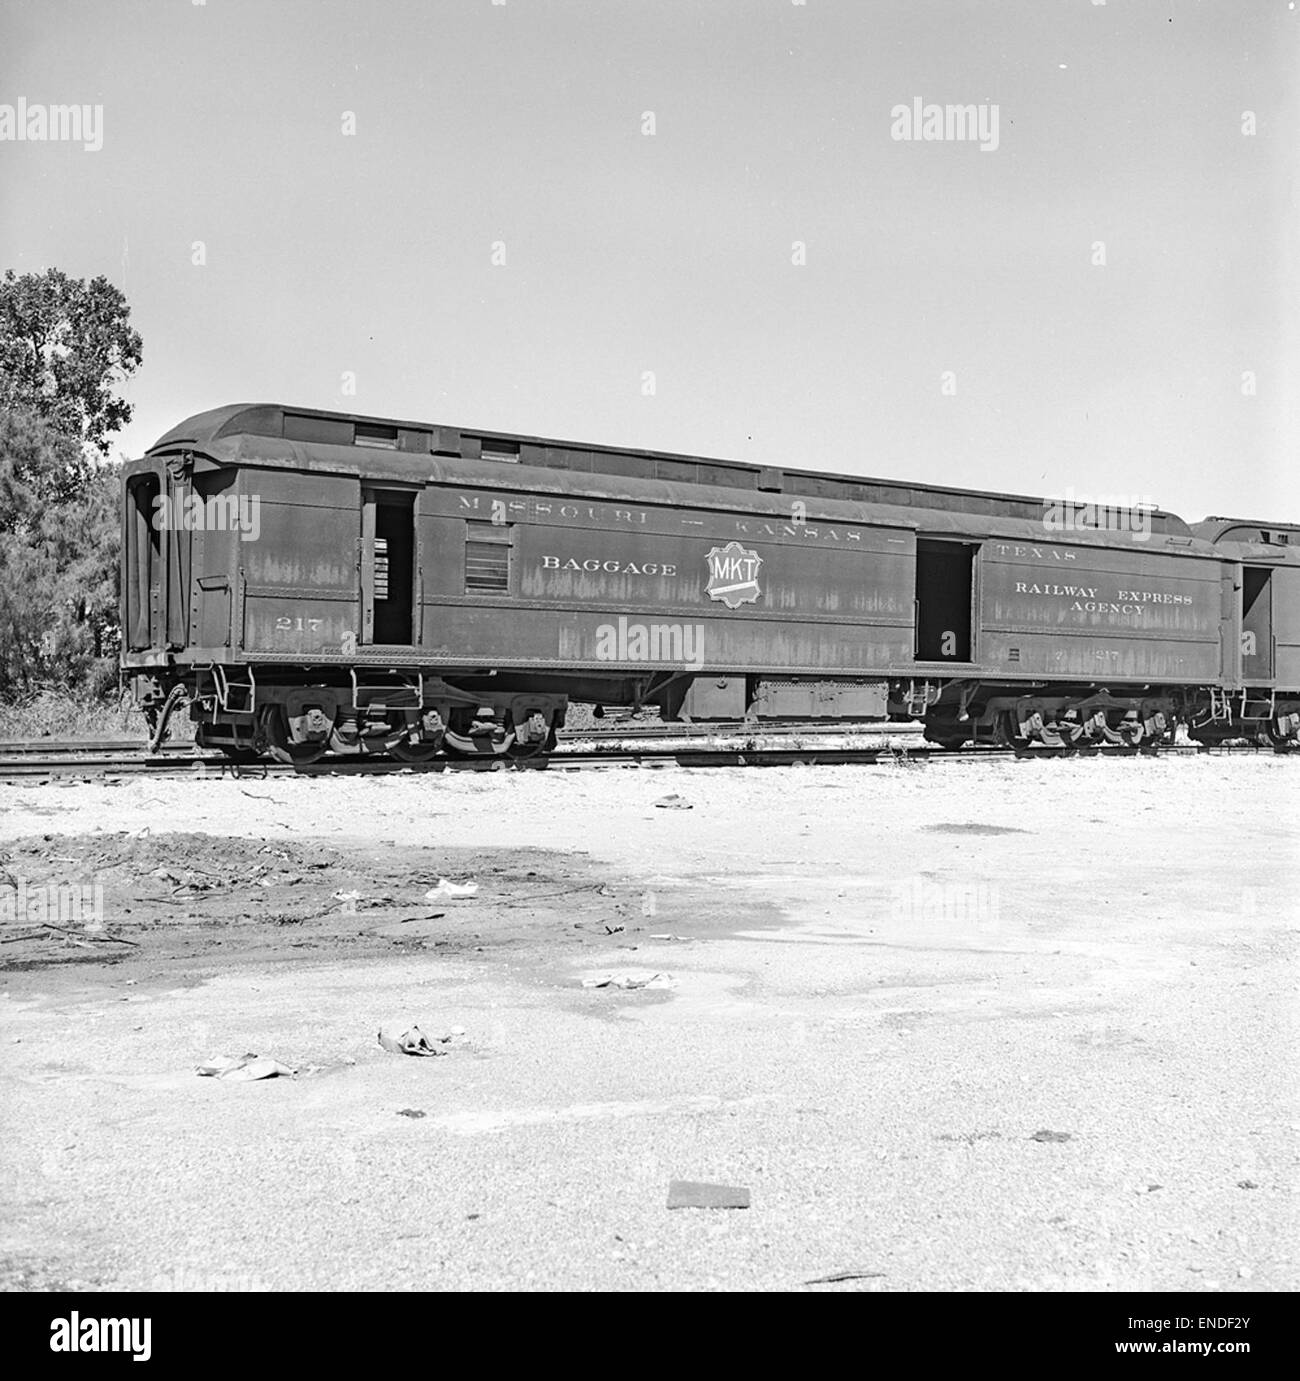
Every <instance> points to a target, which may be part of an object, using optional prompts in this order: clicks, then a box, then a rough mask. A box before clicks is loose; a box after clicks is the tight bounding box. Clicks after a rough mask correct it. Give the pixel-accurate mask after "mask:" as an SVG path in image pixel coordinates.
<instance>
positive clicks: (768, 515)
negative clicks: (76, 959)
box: [122, 405, 1300, 763]
mask: <svg viewBox="0 0 1300 1381" xmlns="http://www.w3.org/2000/svg"><path fill="white" fill-rule="evenodd" d="M1052 507H1053V506H1052V504H1051V503H1050V502H1048V501H1044V500H1041V499H1033V498H1026V497H1023V496H1017V495H1002V494H985V493H979V492H977V491H967V490H960V489H953V488H946V487H940V486H927V485H920V484H908V483H900V482H892V481H884V480H874V479H863V478H855V477H852V476H839V475H824V474H819V473H817V472H813V471H806V470H798V469H778V468H774V467H760V466H752V465H744V464H740V463H738V462H728V461H717V460H705V459H701V458H696V457H689V456H678V455H664V454H661V453H655V452H648V451H629V450H615V449H607V448H600V447H595V446H591V445H583V444H577V443H565V442H556V441H548V440H544V439H540V438H534V437H525V436H516V435H505V434H491V435H488V434H483V433H479V432H467V431H464V430H461V429H457V428H451V427H443V426H434V425H431V424H423V423H408V422H397V421H391V420H385V419H378V418H365V417H353V416H346V415H342V414H335V413H325V412H318V411H311V410H302V409H292V408H286V407H282V406H278V405H236V406H231V407H225V408H220V409H217V410H215V411H213V412H208V413H203V414H200V415H199V416H196V417H192V418H190V419H188V420H187V421H185V422H183V423H181V424H180V425H179V426H178V427H176V428H173V429H172V430H171V431H170V432H168V433H167V434H166V435H165V436H163V437H162V438H161V439H160V440H159V441H158V442H157V443H156V444H155V445H154V446H153V447H152V448H151V449H150V450H149V452H148V453H147V454H146V456H145V457H144V458H143V459H141V460H138V461H134V462H131V463H130V464H128V465H127V466H125V467H124V474H123V543H122V551H123V573H122V574H123V579H122V591H123V609H122V618H123V630H124V633H123V652H122V665H123V670H124V674H125V675H126V676H128V677H129V678H130V680H131V683H132V687H133V690H134V692H135V695H136V697H137V698H138V700H139V701H140V703H141V704H143V705H144V706H145V708H146V710H147V711H148V712H149V714H150V716H151V718H152V720H153V721H154V724H155V732H156V734H160V733H161V730H162V726H163V725H164V724H165V721H166V718H167V717H168V715H170V713H171V712H172V711H173V710H174V709H175V708H176V706H177V705H179V704H181V703H183V702H185V701H188V704H189V709H190V714H191V716H192V717H193V718H194V719H195V720H196V721H197V724H198V726H199V727H198V737H199V741H200V742H201V743H203V744H205V745H208V746H213V747H220V748H221V749H223V750H224V751H226V752H227V753H229V754H230V755H232V756H236V757H244V756H250V755H258V754H262V753H269V754H271V755H273V756H275V757H277V758H280V759H281V760H284V761H293V762H299V763H302V762H310V761H313V760H315V759H316V758H319V757H321V756H322V755H324V754H326V753H338V754H347V753H361V752H379V753H387V754H392V755H395V756H397V757H399V758H403V759H407V760H413V761H419V760H424V759H427V758H430V757H433V756H435V755H437V754H439V753H444V752H445V753H459V754H513V755H520V754H535V753H544V752H545V751H546V750H547V749H548V748H549V747H550V746H551V745H552V744H553V743H554V740H555V734H556V731H557V730H558V729H559V728H560V727H561V726H562V725H563V723H564V718H565V713H566V709H567V706H568V705H569V703H570V702H573V701H583V702H591V703H595V704H597V705H600V706H633V707H636V706H643V705H655V706H658V707H659V709H660V710H661V711H662V713H663V714H664V715H665V716H666V717H668V718H703V719H708V720H727V719H735V720H739V719H746V718H748V719H754V720H762V719H779V718H787V719H789V718H798V719H812V718H818V719H821V718H824V719H836V718H839V719H852V720H871V719H885V718H895V719H897V718H912V717H919V718H922V719H924V721H925V724H926V732H927V735H928V737H930V738H931V739H932V740H934V741H936V742H939V743H944V744H949V745H957V744H960V743H964V742H967V741H970V740H984V739H996V740H999V741H1010V742H1027V741H1030V740H1036V741H1039V742H1043V743H1048V744H1062V743H1067V744H1068V743H1075V742H1087V741H1090V740H1091V741H1098V742H1103V741H1109V742H1130V743H1132V742H1143V741H1146V742H1157V741H1159V740H1160V739H1162V738H1164V737H1166V736H1168V735H1169V734H1171V733H1172V732H1173V730H1174V728H1175V726H1176V725H1177V724H1179V723H1182V724H1185V725H1186V726H1187V727H1188V730H1189V731H1190V732H1191V733H1193V734H1196V735H1198V736H1200V737H1203V738H1216V737H1219V738H1222V737H1229V736H1236V735H1242V734H1248V735H1250V736H1262V737H1265V738H1268V739H1271V740H1274V741H1278V742H1293V741H1296V740H1297V738H1300V528H1297V527H1296V526H1295V525H1290V526H1288V525H1286V524H1277V523H1274V524H1261V523H1252V522H1245V521H1243V520H1228V519H1209V520H1206V522H1205V523H1202V524H1199V525H1197V526H1196V527H1194V528H1193V527H1189V526H1188V525H1187V524H1186V523H1184V522H1183V521H1182V520H1181V519H1180V518H1178V517H1177V516H1176V515H1174V514H1171V513H1166V512H1163V511H1160V510H1144V511H1143V512H1142V513H1141V514H1140V515H1139V516H1140V519H1141V521H1140V523H1137V524H1135V525H1130V526H1129V527H1127V528H1121V529H1119V530H1117V529H1116V527H1115V526H1114V524H1113V523H1110V522H1109V521H1107V522H1105V523H1103V522H1102V518H1106V519H1107V520H1109V519H1110V518H1111V517H1113V516H1114V515H1111V514H1104V515H1097V522H1096V523H1094V524H1092V525H1089V524H1087V523H1086V522H1084V521H1082V520H1081V519H1082V518H1084V517H1086V516H1087V515H1086V514H1081V513H1076V512H1074V511H1071V512H1070V513H1069V514H1068V515H1066V517H1068V519H1069V521H1068V522H1066V521H1064V520H1063V519H1062V514H1061V513H1060V512H1057V513H1056V514H1055V515H1054V514H1053V511H1052ZM1057 508H1058V509H1059V508H1060V506H1059V505H1057ZM1130 516H1132V515H1130Z"/></svg>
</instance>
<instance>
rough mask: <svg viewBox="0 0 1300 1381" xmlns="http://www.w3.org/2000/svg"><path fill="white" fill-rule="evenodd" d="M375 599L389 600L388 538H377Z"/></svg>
mask: <svg viewBox="0 0 1300 1381" xmlns="http://www.w3.org/2000/svg"><path fill="white" fill-rule="evenodd" d="M375 598H376V599H387V598H388V538H387V537H376V538H375Z"/></svg>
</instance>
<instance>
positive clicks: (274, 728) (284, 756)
mask: <svg viewBox="0 0 1300 1381" xmlns="http://www.w3.org/2000/svg"><path fill="white" fill-rule="evenodd" d="M265 724H266V746H267V750H268V751H269V752H270V754H271V756H272V757H273V758H274V759H275V760H276V762H282V763H285V764H286V765H287V766H289V767H310V766H311V764H312V763H314V762H317V761H319V760H320V759H321V758H323V757H324V756H325V753H326V752H327V750H328V749H329V742H328V741H327V740H325V739H322V740H321V741H320V742H319V743H290V741H289V725H288V722H287V721H286V719H285V714H284V706H283V705H273V706H272V707H271V712H270V713H269V714H268V715H267V716H266V720H265Z"/></svg>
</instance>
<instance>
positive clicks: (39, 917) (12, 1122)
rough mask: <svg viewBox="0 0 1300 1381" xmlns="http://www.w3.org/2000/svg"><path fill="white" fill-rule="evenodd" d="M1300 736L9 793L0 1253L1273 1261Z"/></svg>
mask: <svg viewBox="0 0 1300 1381" xmlns="http://www.w3.org/2000/svg"><path fill="white" fill-rule="evenodd" d="M1298 768H1300V763H1296V762H1294V761H1291V760H1287V759H1281V758H1273V757H1270V756H1260V757H1234V758H1217V759H1205V760H1202V759H1196V760H1189V759H1181V760H1176V761H1175V760H1159V759H1157V760H1137V759H1129V760H1123V761H1097V760H1092V761H1061V760H1057V761H1051V762H1041V763H1032V762H1030V763H1025V762H1008V761H1000V762H985V763H952V764H949V765H947V766H944V765H941V764H929V765H908V764H900V763H892V764H885V763H882V764H881V765H880V766H878V767H873V768H864V767H844V768H813V769H800V768H784V769H770V770H749V771H746V770H741V769H737V770H732V769H724V770H714V771H691V770H689V769H682V768H676V767H670V768H658V769H643V770H634V769H615V770H609V771H602V772H592V771H586V772H558V771H551V772H541V773H539V772H528V773H496V774H490V775H486V776H480V775H477V774H474V775H469V774H440V775H437V776H413V775H403V776H392V777H381V778H375V777H339V778H311V779H302V780H300V779H294V778H286V777H276V778H268V779H266V780H261V781H258V780H240V781H232V780H226V779H219V778H216V777H212V776H209V777H205V778H197V779H176V778H168V779H151V780H142V779H139V778H124V779H122V780H120V781H118V782H113V781H95V782H53V783H47V784H39V785H32V784H30V783H26V782H22V781H19V782H10V783H4V784H0V1050H2V1051H3V1054H4V1059H3V1065H2V1067H0V1080H2V1081H3V1098H2V1099H0V1106H2V1107H3V1112H0V1119H3V1123H4V1127H3V1131H4V1136H3V1148H4V1149H3V1152H0V1155H2V1156H3V1188H2V1189H0V1211H2V1214H3V1217H2V1221H0V1286H3V1287H4V1288H10V1289H13V1288H19V1289H33V1288H34V1289H48V1288H67V1287H85V1288H91V1289H95V1288H127V1289H131V1288H167V1289H186V1290H190V1289H218V1290H233V1289H257V1288H268V1289H295V1288H362V1289H394V1288H396V1289H402V1288H489V1289H493V1288H495V1289H513V1288H524V1289H536V1288H548V1287H555V1288H607V1289H661V1288H706V1289H707V1288H744V1289H788V1288H810V1289H871V1290H909V1289H1010V1290H1069V1289H1096V1288H1102V1289H1140V1290H1146V1289H1154V1290H1160V1289H1205V1290H1211V1291H1219V1290H1234V1289H1267V1290H1293V1289H1295V1288H1296V1285H1297V1283H1300V1272H1298V1271H1297V1266H1296V1259H1295V1244H1296V1242H1297V1240H1300V1232H1297V1228H1298V1227H1300V1217H1298V1216H1297V1213H1296V1208H1295V1201H1294V1189H1295V1184H1296V1166H1297V1137H1296V1133H1297V1131H1300V1103H1298V1100H1297V1092H1298V1090H1300V1080H1298V1079H1297V1074H1296V1070H1297V1062H1296V1056H1297V1054H1298V1053H1300V1050H1298V1048H1297V1047H1298V1045H1300V1040H1298V1037H1300V1028H1298V1024H1297V1007H1296V977H1297V969H1296V948H1297V932H1298V931H1300V903H1298V900H1297V892H1296V886H1295V878H1296V864H1297V862H1298V861H1300V809H1297V806H1300V789H1298V785H1297V784H1300V775H1297V769H1298ZM439 879H446V880H448V881H449V882H450V883H452V884H457V885H459V884H464V883H466V882H470V881H472V882H473V883H475V884H476V885H477V890H476V891H474V893H473V894H472V895H466V896H457V895H449V894H448V889H447V888H446V887H443V888H442V889H441V891H440V890H439ZM71 885H86V886H88V887H91V888H93V887H96V886H97V887H98V888H99V889H100V891H99V892H98V893H95V894H94V895H96V896H97V897H99V898H101V899H102V905H101V906H100V907H99V908H98V910H97V911H95V913H94V914H93V915H90V916H88V917H87V916H81V917H71V916H69V915H67V914H58V915H54V914H50V913H49V911H48V909H47V910H45V911H42V909H41V899H43V898H54V897H56V896H57V891H58V889H59V888H60V887H63V888H67V887H68V886H71ZM454 890H455V889H454V888H453V889H452V891H453V892H454ZM431 892H432V893H433V895H429V894H430V893H431ZM6 895H8V896H10V897H12V898H15V899H16V898H18V897H20V896H21V897H23V898H24V899H25V902H24V908H23V909H22V910H21V912H20V914H15V905H16V904H15V903H13V902H11V903H10V907H9V910H8V912H6V911H5V910H4V909H3V905H4V897H5V896H6ZM87 895H90V894H89V893H88V894H87ZM33 898H37V900H36V901H33V900H32V899H33ZM611 978H612V979H614V980H615V981H614V982H613V983H609V982H608V981H607V980H609V979H611ZM584 982H585V983H586V984H587V985H589V986H584ZM620 982H625V983H627V984H630V985H631V986H618V984H619V983H620ZM597 985H600V986H597ZM412 1023H417V1024H418V1025H419V1027H420V1029H421V1030H422V1031H423V1032H424V1033H425V1034H426V1036H428V1037H429V1038H430V1040H431V1041H432V1043H433V1046H434V1048H435V1049H436V1050H437V1051H438V1052H439V1053H438V1054H437V1055H435V1056H431V1057H426V1058H416V1057H411V1056H406V1055H402V1054H396V1053H392V1052H390V1051H389V1050H386V1049H384V1048H383V1047H382V1046H381V1045H380V1043H379V1041H378V1040H377V1033H378V1031H379V1029H380V1026H381V1025H384V1026H385V1027H389V1026H391V1027H392V1028H394V1029H397V1028H405V1027H407V1026H409V1025H411V1024H412ZM253 1054H255V1055H258V1056H262V1057H269V1058H271V1059H273V1060H275V1061H278V1062H279V1063H280V1064H282V1065H283V1066H284V1068H285V1069H286V1070H289V1071H291V1073H288V1074H285V1075H283V1076H281V1077H277V1078H272V1079H267V1080H264V1081H247V1082H241V1081H239V1080H238V1079H236V1078H225V1079H221V1078H211V1077H200V1076H199V1075H198V1074H197V1073H196V1068H197V1067H198V1066H200V1065H202V1064H204V1062H206V1061H209V1060H211V1059H213V1058H214V1057H232V1058H240V1057H243V1056H245V1055H253ZM682 1179H684V1180H698V1181H708V1182H718V1183H722V1184H727V1185H733V1186H742V1187H745V1188H747V1189H749V1191H750V1194H751V1206H750V1207H749V1208H748V1209H744V1210H708V1209H685V1210H670V1209H669V1208H668V1207H667V1192H668V1185H669V1182H670V1181H672V1180H682ZM828 1276H836V1277H841V1276H842V1277H844V1279H836V1280H833V1281H829V1282H826V1278H827V1277H828ZM811 1282H825V1283H811Z"/></svg>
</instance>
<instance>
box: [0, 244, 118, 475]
mask: <svg viewBox="0 0 1300 1381" xmlns="http://www.w3.org/2000/svg"><path fill="white" fill-rule="evenodd" d="M130 315H131V309H130V308H129V307H128V306H127V303H126V298H125V297H124V296H123V295H122V293H121V291H120V289H118V288H115V287H114V286H113V285H112V284H111V283H110V282H109V281H108V279H107V278H104V277H102V276H101V277H99V278H92V279H91V280H90V282H88V283H87V282H86V281H85V280H84V279H78V278H69V277H68V275H67V274H66V273H63V272H61V271H60V270H59V269H47V270H46V271H45V272H44V273H25V274H23V275H22V276H21V277H18V276H17V275H15V273H14V271H13V269H6V270H5V275H4V278H3V279H0V408H4V409H10V408H25V409H27V410H28V411H31V412H34V413H35V414H36V415H37V416H38V417H41V418H43V419H44V420H45V421H46V422H48V423H49V424H50V425H51V426H52V427H53V428H54V429H55V430H56V431H60V432H63V433H65V434H67V435H69V436H76V437H78V438H79V439H80V440H82V441H84V442H85V443H86V444H87V445H89V446H92V447H94V448H95V450H97V451H99V452H100V453H101V454H106V453H107V451H108V438H109V436H110V435H112V433H114V432H116V431H118V430H119V429H120V428H121V427H122V426H123V425H124V424H125V423H127V422H129V421H130V420H131V405H130V404H129V403H127V402H124V401H123V400H122V399H121V398H119V397H117V396H116V392H115V390H116V389H117V387H118V386H119V384H120V383H122V382H124V381H125V380H126V379H127V378H128V377H129V376H130V375H131V374H132V373H134V372H135V370H136V369H138V368H139V366H140V361H141V358H142V347H141V341H140V336H139V333H138V332H136V331H134V330H132V329H131V325H130V321H129V318H130Z"/></svg>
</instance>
